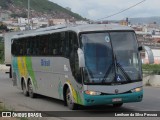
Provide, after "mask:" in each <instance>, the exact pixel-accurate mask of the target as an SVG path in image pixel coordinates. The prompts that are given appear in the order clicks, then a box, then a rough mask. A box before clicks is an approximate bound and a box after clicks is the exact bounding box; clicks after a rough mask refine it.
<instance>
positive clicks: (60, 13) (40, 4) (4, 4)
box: [0, 0, 84, 20]
mask: <svg viewBox="0 0 160 120" xmlns="http://www.w3.org/2000/svg"><path fill="white" fill-rule="evenodd" d="M0 6H1V9H3V10H8V11H11V13H12V14H11V15H12V17H26V16H27V8H28V0H0ZM30 8H31V17H50V18H53V17H54V18H65V19H66V18H69V19H76V20H83V19H84V18H83V17H81V16H80V15H78V14H76V13H73V12H72V11H70V10H67V9H65V8H63V7H61V6H59V5H58V4H56V3H53V2H50V1H48V0H30Z"/></svg>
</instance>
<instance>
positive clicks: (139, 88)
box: [131, 87, 143, 92]
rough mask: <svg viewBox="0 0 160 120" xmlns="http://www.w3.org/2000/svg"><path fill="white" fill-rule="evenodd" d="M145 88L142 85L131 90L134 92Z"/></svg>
mask: <svg viewBox="0 0 160 120" xmlns="http://www.w3.org/2000/svg"><path fill="white" fill-rule="evenodd" d="M142 90H143V88H142V87H138V88H135V89H133V90H131V91H132V92H140V91H142Z"/></svg>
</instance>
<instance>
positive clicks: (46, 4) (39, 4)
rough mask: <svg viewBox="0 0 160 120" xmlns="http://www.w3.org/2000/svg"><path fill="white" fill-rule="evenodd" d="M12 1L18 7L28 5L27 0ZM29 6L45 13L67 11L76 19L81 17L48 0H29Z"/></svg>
mask: <svg viewBox="0 0 160 120" xmlns="http://www.w3.org/2000/svg"><path fill="white" fill-rule="evenodd" d="M13 3H14V4H15V5H17V6H20V7H25V8H27V7H28V0H14V1H13ZM30 3H31V4H30V5H31V6H30V7H31V9H33V10H35V11H38V12H46V13H51V12H53V11H54V12H57V11H60V12H63V13H67V14H68V15H70V16H73V17H75V18H77V19H83V18H82V17H81V16H80V15H78V14H76V13H73V12H71V11H69V10H67V9H65V8H63V7H61V6H59V5H57V4H56V3H53V2H50V1H48V0H30Z"/></svg>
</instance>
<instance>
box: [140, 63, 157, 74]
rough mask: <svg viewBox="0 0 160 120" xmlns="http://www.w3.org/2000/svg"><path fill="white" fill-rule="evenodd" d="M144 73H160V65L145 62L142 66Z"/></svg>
mask: <svg viewBox="0 0 160 120" xmlns="http://www.w3.org/2000/svg"><path fill="white" fill-rule="evenodd" d="M142 68H143V73H144V74H153V75H160V65H159V64H144V65H143V66H142Z"/></svg>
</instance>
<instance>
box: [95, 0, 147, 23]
mask: <svg viewBox="0 0 160 120" xmlns="http://www.w3.org/2000/svg"><path fill="white" fill-rule="evenodd" d="M145 1H146V0H142V1H140V2H138V3H136V4H134V5H132V6H130V7H128V8H126V9H124V10H121V11H119V12H117V13H114V14H111V15H109V16H106V17H103V18H100V19H97V20H96V21H99V20H102V19H105V18H109V17H112V16H115V15H118V14H120V13H122V12H125V11H127V10H129V9H131V8H133V7H136V6H137V5H139V4H141V3H143V2H145Z"/></svg>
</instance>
